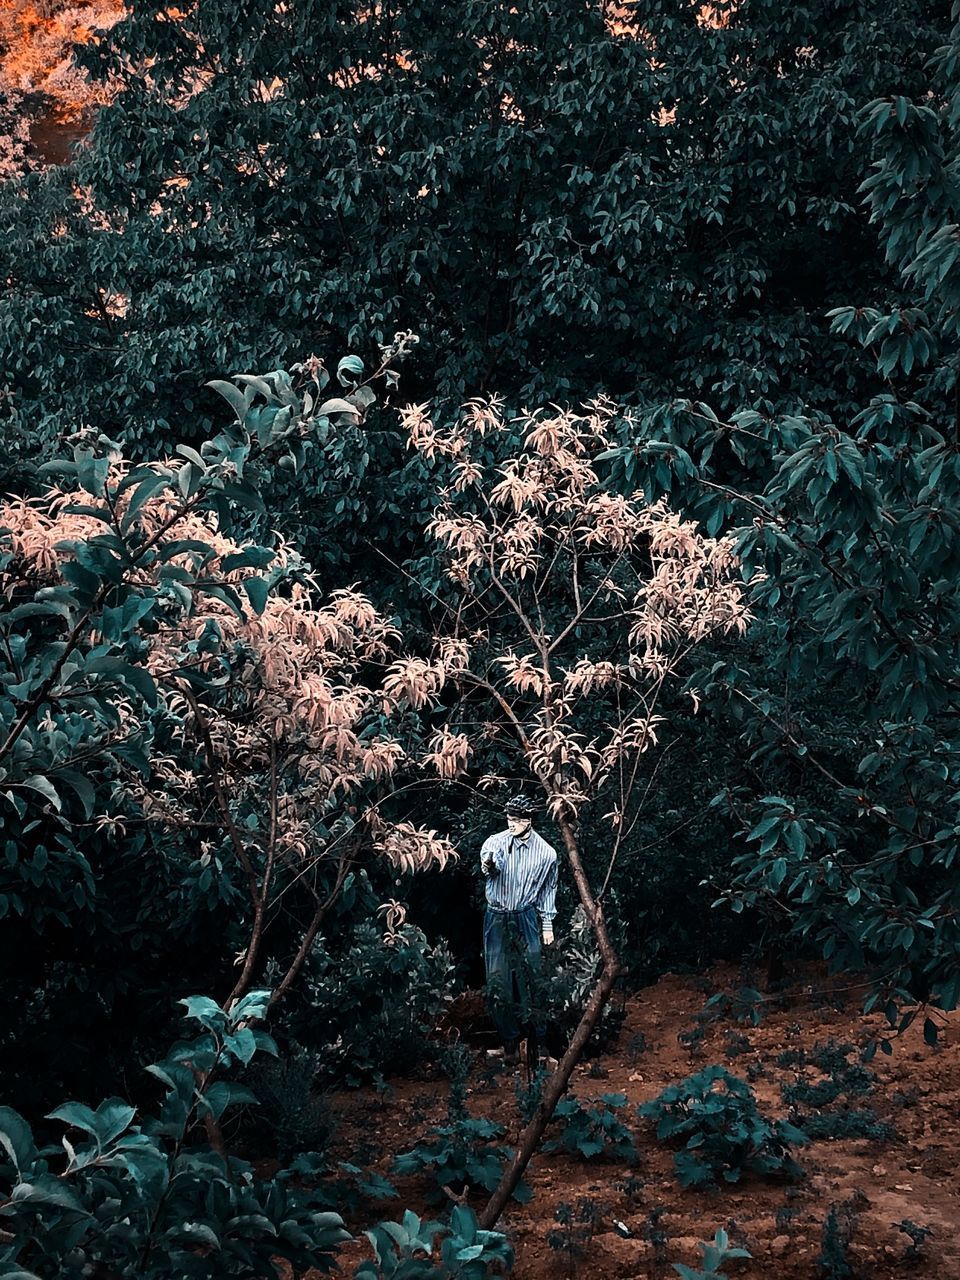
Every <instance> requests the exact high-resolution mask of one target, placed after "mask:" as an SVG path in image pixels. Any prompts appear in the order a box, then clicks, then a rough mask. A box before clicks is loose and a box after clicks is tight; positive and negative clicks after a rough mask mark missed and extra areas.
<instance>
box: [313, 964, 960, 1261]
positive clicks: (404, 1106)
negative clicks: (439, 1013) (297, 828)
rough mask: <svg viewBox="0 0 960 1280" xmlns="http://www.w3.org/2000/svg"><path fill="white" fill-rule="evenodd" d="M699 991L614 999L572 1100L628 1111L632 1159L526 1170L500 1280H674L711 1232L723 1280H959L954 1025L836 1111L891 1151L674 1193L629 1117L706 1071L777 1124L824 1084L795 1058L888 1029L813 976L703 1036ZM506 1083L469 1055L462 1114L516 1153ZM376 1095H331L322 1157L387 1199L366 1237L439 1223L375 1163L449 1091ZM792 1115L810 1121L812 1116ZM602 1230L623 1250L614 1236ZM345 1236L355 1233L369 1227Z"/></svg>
mask: <svg viewBox="0 0 960 1280" xmlns="http://www.w3.org/2000/svg"><path fill="white" fill-rule="evenodd" d="M708 979H709V982H710V984H711V986H710V990H717V989H724V990H730V991H735V990H736V989H737V988H738V987H739V985H740V981H741V980H740V979H739V978H738V975H737V971H736V970H729V971H728V970H725V969H722V968H717V969H714V970H712V971H711V972H710V974H709V975H708ZM706 987H707V982H706V981H705V980H704V979H703V978H695V977H678V976H675V975H671V974H668V975H666V976H664V977H663V978H661V979H660V981H659V982H657V983H656V984H655V985H653V986H651V987H648V988H645V989H643V990H641V991H639V992H637V993H635V994H634V995H632V996H630V997H628V999H627V1002H626V1007H625V1013H626V1018H625V1022H624V1025H623V1028H622V1031H621V1034H620V1036H619V1039H618V1041H617V1044H616V1045H615V1046H614V1047H613V1048H612V1049H611V1050H610V1051H609V1052H608V1053H606V1054H604V1055H602V1056H600V1057H599V1058H596V1059H594V1060H593V1061H592V1062H589V1063H584V1064H583V1065H582V1066H581V1067H579V1068H578V1069H577V1071H576V1073H575V1076H574V1079H573V1081H572V1082H571V1091H572V1092H573V1093H575V1094H576V1095H577V1097H578V1098H579V1099H581V1100H587V1099H594V1098H597V1097H599V1096H601V1095H602V1094H606V1093H624V1094H626V1095H627V1098H628V1099H629V1107H627V1108H623V1109H622V1110H621V1111H620V1112H619V1113H618V1114H619V1115H620V1116H621V1117H622V1118H623V1119H624V1120H625V1122H626V1123H627V1124H628V1125H629V1127H630V1128H631V1129H632V1131H633V1134H634V1136H635V1139H636V1141H637V1146H638V1159H637V1161H636V1163H635V1164H634V1165H632V1166H628V1165H627V1164H625V1163H623V1162H616V1161H613V1160H602V1159H595V1160H591V1161H589V1162H588V1161H584V1160H581V1159H579V1158H577V1157H574V1156H570V1155H566V1154H552V1155H544V1154H539V1155H537V1156H536V1157H535V1158H534V1161H533V1163H532V1165H531V1167H530V1170H529V1171H528V1175H527V1181H528V1183H529V1184H530V1186H531V1187H532V1189H533V1198H532V1199H531V1200H530V1202H529V1203H528V1204H525V1205H523V1206H519V1205H511V1207H510V1208H509V1209H508V1211H507V1212H506V1213H505V1214H504V1216H503V1218H502V1219H501V1221H500V1223H499V1228H500V1229H501V1230H504V1231H506V1232H507V1233H508V1236H509V1238H510V1240H511V1242H512V1244H513V1246H514V1248H515V1250H516V1265H515V1268H514V1271H513V1273H512V1274H513V1276H514V1280H547V1277H550V1280H556V1278H558V1277H560V1278H562V1277H570V1278H571V1280H580V1278H583V1280H614V1278H616V1280H629V1278H631V1277H648V1276H649V1277H654V1278H656V1280H662V1278H664V1277H673V1276H675V1274H676V1273H675V1272H674V1270H673V1268H672V1265H671V1264H672V1263H684V1264H686V1265H687V1266H690V1267H699V1266H700V1265H701V1260H702V1259H701V1251H700V1250H699V1248H698V1244H699V1242H700V1241H708V1240H711V1239H712V1238H713V1236H714V1233H715V1231H716V1230H717V1229H718V1228H720V1227H722V1228H724V1229H725V1230H726V1231H727V1233H728V1235H729V1236H730V1239H731V1244H736V1245H739V1246H741V1247H744V1248H746V1249H748V1250H749V1251H750V1254H751V1255H752V1257H751V1258H750V1259H749V1260H747V1259H744V1260H741V1261H733V1262H731V1263H729V1264H727V1265H725V1266H724V1268H723V1270H724V1271H726V1272H727V1273H728V1274H729V1275H730V1276H731V1277H734V1278H735V1277H744V1280H749V1278H751V1277H760V1276H763V1277H766V1278H772V1277H776V1278H777V1280H787V1278H793V1277H796V1278H797V1280H799V1278H800V1277H810V1278H813V1277H817V1278H819V1280H844V1278H845V1277H856V1278H858V1280H886V1278H887V1277H890V1278H893V1277H904V1276H914V1277H917V1278H918V1280H919V1278H920V1277H926V1276H931V1277H932V1276H936V1277H937V1278H938V1280H954V1278H956V1280H960V1176H958V1165H960V1016H957V1015H954V1016H952V1017H947V1018H946V1019H943V1020H942V1022H943V1025H942V1026H941V1029H940V1036H939V1043H938V1045H937V1046H936V1047H930V1046H928V1045H927V1044H926V1043H925V1042H924V1039H923V1034H922V1024H923V1019H922V1018H919V1019H918V1020H917V1021H916V1022H915V1023H914V1024H913V1025H912V1026H911V1027H910V1028H909V1029H908V1030H907V1031H906V1032H904V1034H903V1035H902V1036H901V1037H900V1038H899V1039H898V1040H896V1041H895V1042H894V1044H893V1052H892V1054H891V1055H890V1056H885V1055H884V1054H882V1053H877V1055H876V1057H875V1058H874V1059H873V1061H872V1062H871V1063H870V1064H869V1070H870V1071H871V1072H872V1073H874V1076H875V1080H874V1082H873V1084H872V1087H871V1088H870V1091H869V1093H867V1094H866V1095H865V1096H862V1097H853V1098H850V1099H846V1102H847V1103H848V1106H849V1107H850V1108H855V1109H862V1108H864V1107H869V1108H872V1110H873V1111H874V1112H875V1114H876V1118H877V1119H878V1120H879V1121H885V1122H886V1125H887V1126H889V1127H890V1130H891V1131H892V1134H893V1135H894V1136H890V1137H886V1138H880V1139H868V1138H862V1137H853V1138H851V1137H832V1138H824V1139H821V1140H818V1141H812V1142H810V1143H809V1145H807V1146H804V1147H800V1148H797V1149H796V1150H795V1155H796V1157H797V1159H798V1161H799V1163H800V1164H801V1166H802V1169H803V1176H802V1177H801V1178H799V1179H797V1180H795V1181H787V1180H765V1179H762V1178H760V1177H758V1176H756V1175H754V1174H748V1175H745V1176H744V1178H743V1179H742V1180H741V1181H739V1182H737V1183H733V1184H729V1185H726V1184H725V1185H723V1186H722V1188H721V1189H720V1190H716V1191H703V1190H696V1189H689V1190H685V1189H684V1188H682V1187H681V1186H680V1184H679V1182H678V1181H677V1177H676V1174H675V1172H674V1168H673V1151H672V1149H671V1147H670V1146H669V1145H667V1144H665V1143H663V1142H660V1141H658V1140H657V1138H656V1136H655V1134H654V1132H653V1127H652V1125H651V1123H650V1122H649V1121H645V1120H639V1119H638V1118H637V1116H636V1105H637V1104H638V1103H642V1102H646V1101H648V1100H649V1099H652V1098H654V1097H656V1096H657V1095H658V1094H659V1093H660V1092H661V1091H662V1090H663V1089H664V1088H665V1087H666V1086H668V1085H670V1084H672V1083H676V1082H677V1081H679V1080H681V1079H683V1078H684V1077H686V1076H688V1075H690V1074H692V1073H693V1072H696V1071H699V1070H701V1069H702V1068H703V1067H705V1066H706V1065H708V1064H711V1063H720V1064H722V1065H723V1066H725V1067H726V1068H727V1069H728V1070H730V1071H731V1072H733V1073H734V1074H736V1075H738V1076H740V1077H742V1078H748V1077H749V1078H752V1082H753V1088H754V1091H755V1093H756V1096H757V1100H758V1103H759V1105H760V1109H761V1110H762V1111H763V1113H764V1114H765V1115H767V1116H768V1117H770V1118H786V1117H787V1115H788V1113H789V1111H790V1108H789V1107H788V1106H787V1105H786V1104H785V1103H784V1100H783V1096H782V1092H781V1091H782V1088H783V1087H784V1086H789V1085H793V1084H796V1082H797V1081H798V1079H801V1080H806V1081H808V1082H810V1083H817V1082H821V1081H823V1080H824V1079H825V1076H824V1073H823V1072H822V1071H821V1070H820V1069H818V1068H817V1067H815V1066H813V1065H810V1064H809V1063H807V1064H806V1065H804V1064H803V1063H802V1062H801V1063H800V1065H797V1059H798V1054H797V1051H799V1050H802V1051H804V1055H805V1056H806V1058H808V1059H809V1056H810V1054H811V1052H812V1051H813V1052H815V1049H816V1046H817V1045H823V1044H827V1043H828V1042H830V1041H833V1042H835V1043H838V1044H841V1045H843V1044H846V1045H848V1046H859V1045H862V1044H863V1043H865V1042H866V1041H867V1040H868V1039H869V1038H870V1037H871V1036H872V1035H875V1034H878V1033H881V1032H883V1031H884V1029H885V1028H886V1021H885V1019H884V1018H883V1017H882V1016H880V1015H870V1016H863V1015H862V1014H861V1013H860V1012H859V1007H860V1002H861V1001H862V996H863V990H862V988H857V989H852V990H849V989H848V990H846V991H845V990H844V989H843V987H842V985H841V983H839V982H837V983H829V982H827V981H826V980H825V979H824V978H823V975H816V974H814V975H810V974H807V975H805V980H804V981H803V982H802V983H798V984H796V985H794V986H792V987H789V988H788V989H787V990H786V992H785V993H784V994H783V996H782V997H778V998H776V999H771V1000H770V1001H769V1003H768V1004H767V1005H765V1013H764V1017H763V1018H762V1021H761V1022H760V1024H759V1025H757V1026H753V1025H751V1024H750V1023H749V1022H747V1023H746V1024H744V1023H742V1022H740V1023H738V1022H736V1021H734V1020H733V1019H732V1018H728V1017H723V1018H717V1019H715V1020H713V1021H706V1020H705V1019H704V1018H703V1016H702V1015H703V1012H704V1004H705V999H706V996H705V988H706ZM476 999H477V997H474V1000H475V1001H476ZM468 1006H469V1001H468ZM698 1015H700V1017H698ZM691 1033H692V1035H691ZM678 1037H680V1038H679V1039H678ZM849 1062H850V1064H851V1065H854V1066H855V1065H857V1064H858V1062H859V1057H858V1054H857V1053H854V1052H851V1053H850V1054H849ZM784 1064H787V1065H784ZM790 1064H792V1065H790ZM520 1078H521V1074H520V1073H519V1072H517V1073H515V1072H513V1071H510V1072H498V1071H497V1063H496V1060H495V1059H491V1058H490V1057H489V1056H488V1055H487V1054H485V1053H484V1052H483V1051H482V1050H478V1052H477V1055H476V1066H475V1068H474V1070H473V1072H472V1074H471V1077H470V1080H469V1088H468V1095H467V1106H468V1108H469V1110H470V1113H471V1114H472V1115H474V1116H486V1117H489V1118H491V1119H494V1120H496V1121H498V1122H499V1123H501V1124H502V1125H504V1126H505V1127H506V1129H507V1139H506V1141H512V1140H514V1139H515V1138H516V1135H517V1132H518V1131H519V1128H520V1117H519V1113H518V1103H517V1096H516V1091H515V1086H516V1082H517V1080H518V1079H520ZM389 1083H390V1088H389V1091H388V1092H386V1093H383V1092H381V1093H379V1094H378V1093H376V1092H375V1091H374V1090H372V1089H370V1090H359V1091H357V1092H354V1093H343V1094H340V1095H338V1097H337V1098H336V1100H335V1110H336V1114H337V1122H338V1130H337V1136H336V1140H335V1142H336V1152H335V1154H336V1155H337V1156H338V1157H339V1158H341V1159H345V1160H349V1159H351V1157H352V1156H353V1155H354V1154H355V1153H356V1152H357V1151H358V1150H359V1151H362V1152H363V1153H364V1154H365V1155H367V1154H369V1155H371V1156H372V1165H373V1167H375V1168H377V1169H378V1171H379V1172H381V1173H383V1174H384V1175H385V1176H387V1177H389V1178H391V1180H392V1181H393V1182H394V1184H395V1185H396V1186H397V1188H398V1190H399V1192H400V1198H399V1200H392V1201H384V1202H381V1203H380V1205H379V1206H377V1207H378V1208H379V1209H380V1210H381V1211H380V1212H379V1214H377V1215H376V1217H373V1218H371V1219H370V1222H373V1221H377V1220H379V1219H387V1218H391V1217H396V1216H398V1213H399V1210H398V1211H397V1212H391V1210H392V1209H393V1207H394V1206H396V1205H401V1206H403V1207H409V1208H412V1209H413V1210H414V1211H415V1212H417V1213H420V1214H422V1215H424V1216H426V1217H434V1216H441V1213H442V1211H441V1212H438V1210H437V1206H436V1204H431V1203H430V1201H429V1198H428V1197H429V1194H430V1191H431V1180H430V1179H429V1178H426V1177H423V1178H420V1177H403V1178H397V1177H395V1176H393V1175H391V1173H390V1163H391V1159H392V1156H393V1154H395V1153H396V1152H399V1151H403V1150H406V1149H409V1148H410V1147H411V1146H412V1145H413V1144H414V1143H415V1142H417V1141H419V1140H420V1139H421V1138H423V1136H424V1135H425V1133H426V1131H427V1129H428V1128H429V1127H430V1125H432V1124H435V1123H436V1124H443V1123H444V1122H445V1119H446V1109H447V1096H448V1086H447V1082H446V1081H445V1080H444V1079H443V1078H442V1077H439V1078H437V1079H435V1080H429V1081H428V1080H419V1081H416V1080H403V1079H396V1080H391V1081H390V1082H389ZM844 1101H845V1099H844V1098H843V1097H841V1099H840V1100H838V1102H836V1103H833V1104H831V1105H830V1106H828V1107H825V1108H824V1110H823V1114H824V1115H833V1114H834V1113H836V1112H838V1111H840V1112H842V1111H843V1109H844V1107H843V1103H844ZM801 1110H803V1111H804V1112H805V1114H807V1115H816V1114H817V1112H816V1109H815V1108H812V1107H809V1106H807V1107H803V1108H801ZM837 1123H838V1124H842V1123H843V1120H842V1118H841V1119H840V1120H839V1121H838V1122H837ZM484 1200H485V1195H484V1193H483V1192H482V1191H479V1190H477V1191H475V1192H473V1193H472V1194H471V1195H470V1198H469V1200H468V1203H469V1204H470V1205H471V1206H472V1207H473V1208H475V1209H476V1210H477V1211H479V1209H480V1208H481V1207H482V1205H483V1203H484ZM563 1205H566V1206H569V1207H570V1211H571V1215H572V1219H573V1221H572V1226H571V1228H568V1229H567V1232H566V1240H564V1238H563V1237H564V1231H563V1230H562V1229H561V1224H560V1223H558V1221H557V1211H558V1209H561V1206H563ZM833 1207H836V1210H837V1212H836V1215H835V1217H836V1222H837V1225H838V1227H839V1232H838V1239H837V1240H835V1241H834V1245H833V1247H831V1246H830V1244H829V1241H828V1242H827V1248H826V1254H825V1232H824V1225H825V1221H826V1219H827V1217H828V1215H829V1214H830V1211H831V1209H832V1208H833ZM562 1212H563V1210H561V1213H562ZM615 1220H616V1221H618V1222H619V1223H620V1224H622V1225H623V1226H624V1227H625V1228H626V1229H627V1230H628V1231H629V1232H630V1238H625V1237H624V1236H623V1235H622V1234H620V1232H619V1231H618V1230H617V1229H616V1228H615V1227H614V1225H613V1224H614V1221H615ZM904 1221H909V1222H910V1223H912V1224H915V1225H916V1226H917V1227H923V1228H927V1230H928V1232H929V1235H928V1236H927V1237H926V1238H924V1239H923V1240H922V1243H921V1247H920V1249H919V1257H914V1256H913V1254H914V1253H916V1252H917V1251H916V1250H914V1251H913V1252H911V1240H910V1238H909V1236H908V1235H907V1234H906V1233H904V1232H903V1231H901V1230H900V1229H899V1224H900V1223H901V1222H904ZM349 1225H350V1226H351V1227H352V1228H353V1229H355V1230H359V1229H360V1228H361V1227H363V1226H364V1225H370V1223H369V1222H368V1223H366V1224H364V1223H360V1222H354V1223H350V1224H349ZM827 1234H828V1235H829V1232H828V1233H827ZM368 1250H369V1246H367V1244H366V1241H365V1240H364V1239H363V1237H362V1235H360V1238H359V1239H358V1240H357V1242H356V1243H354V1244H352V1245H350V1246H348V1247H347V1248H346V1250H345V1251H344V1257H343V1259H342V1265H343V1268H344V1270H345V1271H346V1273H347V1274H348V1275H349V1274H351V1273H352V1271H353V1266H354V1264H355V1262H356V1261H357V1260H359V1259H360V1258H361V1257H363V1256H368ZM822 1255H824V1256H823V1260H821V1256H822ZM845 1268H849V1269H845Z"/></svg>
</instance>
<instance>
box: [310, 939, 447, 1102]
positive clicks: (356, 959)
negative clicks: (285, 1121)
mask: <svg viewBox="0 0 960 1280" xmlns="http://www.w3.org/2000/svg"><path fill="white" fill-rule="evenodd" d="M455 971H456V970H455V965H454V962H453V958H452V956H451V955H450V952H449V950H448V949H447V947H446V946H444V945H443V944H442V943H441V944H438V945H437V946H430V945H429V944H428V943H427V939H426V937H425V935H424V934H423V933H422V932H421V930H419V929H417V928H415V927H414V926H412V925H404V926H403V927H402V928H401V929H399V930H398V931H397V932H396V934H395V935H394V940H393V942H392V945H389V946H387V945H385V943H384V938H383V934H382V932H381V930H380V929H379V928H378V927H377V925H376V924H374V923H372V922H368V921H364V922H362V923H360V924H359V925H358V926H357V928H356V929H355V930H354V931H353V932H352V934H351V935H350V936H349V941H348V943H347V945H346V946H343V947H341V948H336V949H335V948H334V946H333V945H332V944H330V945H329V947H326V946H316V947H315V948H314V950H313V953H312V954H311V956H310V958H309V960H308V962H307V966H306V969H305V974H304V982H303V988H302V991H303V997H302V999H299V998H298V1001H297V1005H296V1008H295V1009H291V1012H290V1015H289V1017H288V1018H287V1020H286V1026H287V1028H288V1029H289V1031H290V1033H291V1034H292V1035H294V1036H295V1038H296V1039H297V1040H298V1041H300V1042H301V1043H303V1044H304V1045H306V1046H308V1047H309V1048H310V1049H311V1050H313V1051H314V1052H315V1053H316V1054H317V1055H318V1057H319V1060H320V1063H321V1067H320V1079H321V1081H322V1082H323V1083H331V1084H332V1083H344V1084H348V1085H359V1084H362V1083H363V1082H364V1081H366V1080H369V1079H371V1078H375V1077H376V1076H378V1075H382V1074H384V1073H385V1072H387V1071H389V1072H391V1074H405V1073H409V1072H410V1071H412V1070H413V1069H414V1068H415V1067H416V1066H417V1064H418V1063H420V1062H421V1061H422V1060H423V1058H424V1056H425V1054H426V1053H427V1052H428V1051H429V1044H428V1035H429V1033H430V1032H431V1031H432V1030H433V1028H434V1027H435V1026H436V1023H437V1020H438V1018H439V1015H440V1011H441V1010H442V1009H443V1008H444V1007H445V1005H446V1004H447V1003H448V1002H449V1001H450V999H451V998H452V992H453V990H454V975H455Z"/></svg>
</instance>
